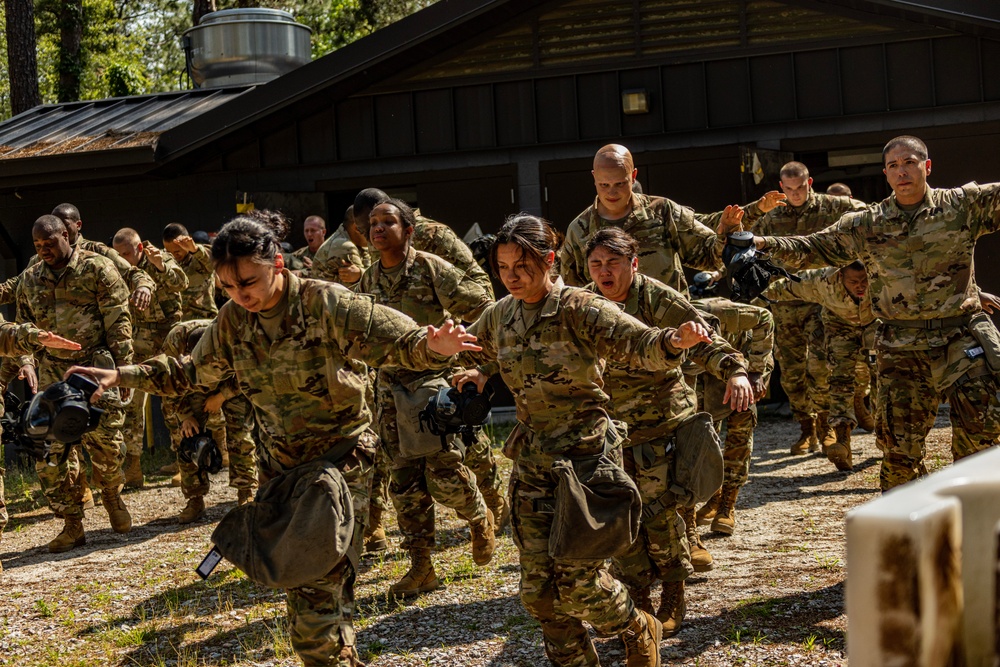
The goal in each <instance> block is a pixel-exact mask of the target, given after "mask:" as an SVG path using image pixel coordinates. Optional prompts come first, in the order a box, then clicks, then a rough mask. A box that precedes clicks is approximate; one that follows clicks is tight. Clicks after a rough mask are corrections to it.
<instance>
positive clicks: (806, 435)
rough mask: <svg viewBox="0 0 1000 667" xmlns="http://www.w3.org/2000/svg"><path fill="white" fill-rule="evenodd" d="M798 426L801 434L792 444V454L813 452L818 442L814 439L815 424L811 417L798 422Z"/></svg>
mask: <svg viewBox="0 0 1000 667" xmlns="http://www.w3.org/2000/svg"><path fill="white" fill-rule="evenodd" d="M799 426H801V427H802V432H801V433H800V434H799V439H798V440H796V441H795V442H794V443H792V454H795V455H799V454H808V453H809V452H810V451H815V449H814V448H815V447H817V446H818V442H819V441H818V440H817V439H816V422H815V421H814V420H813V418H812V417H803V418H802V419H800V420H799Z"/></svg>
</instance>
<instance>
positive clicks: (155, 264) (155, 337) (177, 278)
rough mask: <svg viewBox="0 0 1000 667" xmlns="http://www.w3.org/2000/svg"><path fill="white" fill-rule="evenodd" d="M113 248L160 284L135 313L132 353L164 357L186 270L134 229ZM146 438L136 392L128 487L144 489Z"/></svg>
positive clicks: (130, 417) (129, 428) (130, 413)
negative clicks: (164, 348) (147, 303)
mask: <svg viewBox="0 0 1000 667" xmlns="http://www.w3.org/2000/svg"><path fill="white" fill-rule="evenodd" d="M111 244H112V245H113V246H114V248H115V250H116V251H117V252H118V254H119V255H121V256H122V257H123V258H124V259H125V261H127V262H128V263H129V264H131V265H132V266H134V267H136V268H139V269H141V270H142V271H144V272H145V273H146V275H148V276H149V277H150V278H152V279H153V281H154V282H155V283H156V293H155V295H154V298H153V301H152V303H150V305H149V307H148V308H146V309H145V310H141V311H140V310H136V309H135V308H133V309H132V352H133V354H134V355H135V358H136V359H149V358H150V357H153V356H156V355H157V354H159V353H160V348H161V347H163V340H164V339H165V338H166V337H167V333H169V332H170V328H171V327H172V326H173V325H175V324H177V323H178V322H180V321H181V293H182V292H183V291H184V289H185V288H187V286H188V279H187V276H186V275H185V274H184V270H183V269H181V267H180V266H178V265H177V262H175V261H174V259H173V257H171V256H170V255H168V254H167V253H164V252H162V251H161V250H160V249H159V248H157V247H156V246H154V245H153V244H151V243H150V242H149V241H145V242H144V241H142V239H141V238H140V237H139V233H138V232H137V231H135V230H134V229H132V228H131V227H123V228H122V229H119V230H118V233H116V234H115V237H114V239H112V241H111ZM145 434H146V394H144V393H143V392H136V393H134V394H133V395H132V400H131V401H129V403H128V405H127V406H125V426H124V428H123V429H122V435H123V436H124V437H125V471H124V472H125V486H126V487H127V488H134V489H141V488H142V487H143V477H142V459H141V457H142V445H143V439H144V436H145Z"/></svg>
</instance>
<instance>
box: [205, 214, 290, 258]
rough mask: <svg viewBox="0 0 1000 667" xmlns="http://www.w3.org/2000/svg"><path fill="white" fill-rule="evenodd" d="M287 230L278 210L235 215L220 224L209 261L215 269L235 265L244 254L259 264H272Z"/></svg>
mask: <svg viewBox="0 0 1000 667" xmlns="http://www.w3.org/2000/svg"><path fill="white" fill-rule="evenodd" d="M288 230H289V224H288V220H287V219H286V218H285V216H284V215H282V214H281V213H279V212H277V211H267V210H261V211H251V212H249V213H245V214H243V215H238V216H236V217H235V218H233V219H232V220H230V221H229V222H227V223H226V224H225V225H223V227H222V229H221V230H219V234H218V236H216V237H215V240H214V241H213V242H212V264H213V266H214V267H215V270H216V271H218V270H219V269H220V268H223V267H232V266H235V264H236V262H237V261H239V260H240V259H242V258H244V257H246V258H248V259H250V260H252V261H254V262H257V263H259V264H267V265H270V264H273V263H274V258H275V257H276V256H277V254H278V253H279V252H281V241H282V240H283V239H284V238H285V236H287V235H288Z"/></svg>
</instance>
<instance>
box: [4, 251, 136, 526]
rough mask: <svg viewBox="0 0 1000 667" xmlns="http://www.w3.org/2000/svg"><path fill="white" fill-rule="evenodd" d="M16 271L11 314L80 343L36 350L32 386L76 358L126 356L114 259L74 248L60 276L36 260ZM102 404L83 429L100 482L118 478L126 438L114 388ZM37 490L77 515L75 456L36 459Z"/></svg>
mask: <svg viewBox="0 0 1000 667" xmlns="http://www.w3.org/2000/svg"><path fill="white" fill-rule="evenodd" d="M21 275H22V281H21V285H20V286H19V288H18V292H17V317H18V319H19V320H21V321H29V322H33V323H35V324H36V325H38V326H39V327H41V328H42V329H44V330H46V331H53V332H55V333H57V334H59V335H60V336H64V337H66V338H69V339H70V340H74V341H76V342H78V343H80V345H81V346H82V349H80V350H44V351H41V352H38V353H37V354H36V355H35V359H36V362H37V366H38V386H39V388H44V387H47V386H49V385H50V384H52V383H54V382H59V381H60V380H62V376H63V373H65V372H66V370H67V369H68V368H69V367H70V366H72V365H74V364H83V365H87V366H98V367H101V368H114V367H115V365H116V364H120V363H129V362H131V361H132V325H131V322H130V320H129V305H128V298H129V293H128V290H127V289H126V287H125V283H124V281H123V280H122V278H121V276H120V275H119V273H118V271H117V269H115V266H114V264H112V263H111V261H110V260H108V259H107V258H105V257H103V256H101V255H96V254H94V253H91V252H88V251H86V250H79V249H76V250H74V251H73V253H72V255H71V256H70V259H69V262H68V263H67V265H66V267H65V268H64V269H62V270H61V271H60V273H59V275H56V274H54V273H53V271H52V269H50V268H49V267H48V265H47V264H45V263H44V262H38V263H37V264H35V265H34V266H32V267H31V268H29V269H27V270H26V271H25V272H24V273H23V274H21ZM97 407H99V408H102V409H104V410H105V413H104V415H103V416H102V417H101V420H100V422H99V424H98V427H97V429H96V430H94V431H90V432H89V433H86V434H85V435H84V436H83V441H82V442H83V445H84V447H86V448H87V450H88V451H89V452H90V458H91V461H92V462H93V465H94V471H95V477H97V478H98V479H100V480H101V484H102V488H104V489H108V488H112V487H117V486H119V485H121V484H124V482H125V477H124V475H123V474H122V469H121V467H122V463H123V462H124V460H125V441H124V439H123V438H122V432H121V429H122V427H123V426H124V424H125V411H124V410H123V409H122V407H121V402H120V400H119V397H118V392H117V391H108V392H105V393H104V394H103V395H102V396H101V398H100V400H98V402H97ZM61 453H62V446H58V445H57V446H54V447H53V448H52V457H51V460H53V461H55V460H57V459H58V457H59V454H61ZM35 469H36V471H37V472H38V479H39V482H40V483H41V486H42V491H43V493H44V494H45V497H46V499H47V500H48V501H49V505H50V506H51V507H52V510H53V511H54V512H56V513H57V514H62V515H63V516H64V517H83V505H82V502H81V501H82V498H81V497H80V494H81V492H82V489H81V487H79V486H76V485H75V484H73V483H72V480H73V479H75V478H76V477H77V475H79V473H80V470H79V459H77V458H75V457H74V458H73V460H69V459H68V460H66V461H64V462H63V463H62V464H60V465H54V466H50V465H48V463H47V462H45V461H41V462H39V463H38V464H37V466H36V468H35Z"/></svg>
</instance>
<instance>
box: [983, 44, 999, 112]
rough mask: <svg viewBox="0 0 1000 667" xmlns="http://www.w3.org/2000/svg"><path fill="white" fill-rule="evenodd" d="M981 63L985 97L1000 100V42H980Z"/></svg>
mask: <svg viewBox="0 0 1000 667" xmlns="http://www.w3.org/2000/svg"><path fill="white" fill-rule="evenodd" d="M979 44H980V49H981V50H980V56H979V57H980V62H982V63H983V97H984V98H985V99H987V100H1000V42H995V41H993V40H991V39H983V40H980V42H979Z"/></svg>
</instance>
